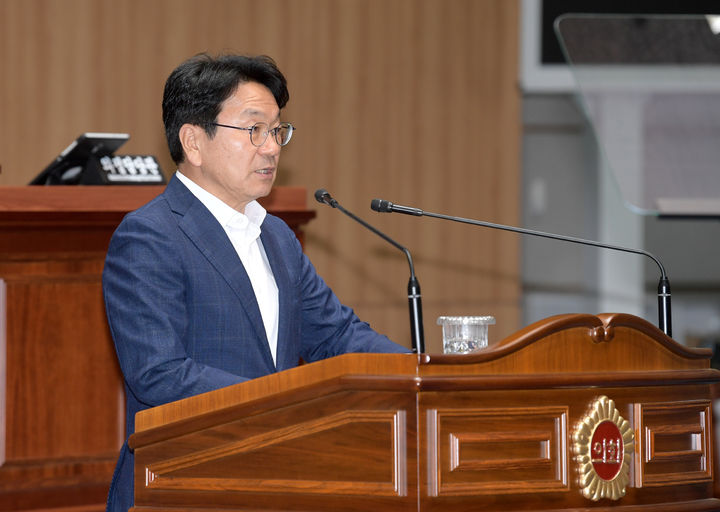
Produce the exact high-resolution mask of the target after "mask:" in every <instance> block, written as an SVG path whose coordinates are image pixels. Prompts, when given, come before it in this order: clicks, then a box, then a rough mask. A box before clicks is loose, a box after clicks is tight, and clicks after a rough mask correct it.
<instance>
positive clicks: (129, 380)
mask: <svg viewBox="0 0 720 512" xmlns="http://www.w3.org/2000/svg"><path fill="white" fill-rule="evenodd" d="M260 238H261V240H262V244H263V247H264V248H265V252H266V253H267V257H268V260H269V262H270V267H271V268H272V271H273V274H274V276H275V281H276V283H277V287H278V294H279V308H280V309H279V317H280V318H279V327H278V345H277V365H275V364H274V363H273V358H272V355H271V353H270V348H269V345H268V341H267V337H266V334H265V328H264V326H263V322H262V318H261V315H260V309H259V307H258V304H257V301H256V299H255V294H254V293H253V289H252V285H251V284H250V279H249V278H248V276H247V274H246V272H245V269H244V268H243V265H242V263H241V262H240V258H239V257H238V255H237V253H236V252H235V249H234V248H233V246H232V244H231V243H230V240H229V239H228V237H227V235H226V234H225V231H224V230H223V229H222V227H221V226H220V224H219V222H218V221H217V220H216V219H215V217H213V215H212V214H211V213H210V211H209V210H208V209H207V208H206V207H205V206H204V205H203V204H202V203H201V202H200V201H199V200H198V199H197V198H196V197H195V196H194V195H193V194H192V193H191V192H190V191H189V190H188V189H187V188H186V187H185V186H184V185H183V184H182V182H180V180H178V179H177V177H173V179H172V180H171V181H170V183H169V184H168V186H167V188H166V190H165V191H164V192H163V193H162V194H161V195H160V196H158V197H157V198H156V199H154V200H153V201H151V202H150V203H148V204H147V205H145V206H143V207H142V208H140V209H139V210H137V211H135V212H132V213H130V214H128V215H127V216H126V217H125V219H124V220H123V221H122V223H121V224H120V226H119V227H118V229H117V231H116V232H115V234H114V235H113V237H112V240H111V242H110V247H109V249H108V254H107V259H106V261H105V269H104V271H103V292H104V296H105V305H106V310H107V317H108V323H109V325H110V331H111V333H112V337H113V340H114V342H115V348H116V351H117V356H118V359H119V361H120V367H121V369H122V372H123V375H124V378H125V391H126V395H127V435H128V436H129V435H130V434H132V433H133V432H134V430H135V428H134V424H135V414H136V413H137V412H138V411H141V410H143V409H147V408H149V407H154V406H156V405H160V404H164V403H167V402H172V401H174V400H179V399H181V398H186V397H189V396H193V395H197V394H199V393H204V392H206V391H212V390H214V389H218V388H221V387H224V386H228V385H231V384H236V383H238V382H242V381H245V380H248V379H252V378H255V377H260V376H262V375H267V374H269V373H272V372H276V371H281V370H285V369H287V368H291V367H294V366H296V365H297V364H298V361H299V360H300V358H301V357H302V359H303V360H305V361H308V362H311V361H316V360H319V359H324V358H327V357H331V356H335V355H339V354H343V353H346V352H407V349H406V348H404V347H401V346H399V345H396V344H395V343H393V342H391V341H390V340H389V339H387V338H386V337H384V336H382V335H379V334H378V333H376V332H375V331H373V330H372V329H371V328H370V326H369V325H368V324H366V323H364V322H361V321H360V320H359V319H358V318H357V316H356V315H355V314H354V313H353V311H352V310H351V309H350V308H348V307H346V306H344V305H342V304H341V303H340V302H339V301H338V299H337V297H336V296H335V295H334V294H333V292H332V291H331V290H330V288H329V287H328V286H327V285H326V284H325V282H324V281H323V280H322V279H321V278H320V277H319V276H318V275H317V273H316V272H315V269H314V267H313V266H312V264H311V263H310V261H309V260H308V258H307V257H306V256H305V255H304V254H303V252H302V248H301V247H300V244H299V242H298V240H297V238H296V237H295V234H294V233H293V232H292V230H290V228H289V227H288V226H287V225H286V224H285V223H284V222H283V221H282V220H281V219H278V218H277V217H274V216H272V215H269V214H268V215H267V216H266V218H265V221H264V222H263V224H262V234H261V235H260ZM133 463H134V461H133V455H132V452H130V451H129V449H128V446H127V441H126V442H125V444H124V445H123V447H122V450H121V453H120V458H119V460H118V465H117V468H116V470H115V475H114V476H113V481H112V484H111V487H110V494H109V496H108V510H112V511H119V510H122V511H123V512H125V511H127V509H128V508H129V507H130V506H132V504H133Z"/></svg>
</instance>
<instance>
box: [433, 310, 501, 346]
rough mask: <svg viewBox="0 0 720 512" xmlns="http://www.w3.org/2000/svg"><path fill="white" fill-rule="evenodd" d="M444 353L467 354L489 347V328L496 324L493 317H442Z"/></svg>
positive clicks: (440, 323) (440, 319)
mask: <svg viewBox="0 0 720 512" xmlns="http://www.w3.org/2000/svg"><path fill="white" fill-rule="evenodd" d="M437 323H438V325H441V326H442V333H443V352H444V353H445V354H467V353H469V352H473V351H475V350H479V349H481V348H485V347H487V345H488V326H489V325H492V324H494V323H495V317H492V316H441V317H438V319H437Z"/></svg>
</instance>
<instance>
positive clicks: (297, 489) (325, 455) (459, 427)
mask: <svg viewBox="0 0 720 512" xmlns="http://www.w3.org/2000/svg"><path fill="white" fill-rule="evenodd" d="M710 355H711V354H710V351H709V350H698V349H695V350H690V349H687V348H684V347H683V346H681V345H679V344H677V343H675V342H674V341H673V340H671V339H670V338H668V337H666V336H665V335H664V334H663V333H662V332H661V331H660V330H658V329H657V328H655V327H654V326H652V325H650V324H649V323H647V322H645V321H644V320H642V319H639V318H637V317H633V316H630V315H622V314H614V315H599V316H597V317H596V316H592V315H563V316H558V317H552V318H549V319H547V320H544V321H541V322H538V323H536V324H534V325H531V326H529V327H527V328H525V329H523V330H521V331H520V332H518V333H517V334H516V335H514V336H511V337H509V338H507V339H505V340H503V341H502V342H500V344H498V345H496V346H493V347H491V348H489V349H486V350H484V351H482V352H479V353H477V354H473V355H465V356H462V355H426V354H423V355H420V356H417V355H412V354H407V355H382V354H348V355H344V356H340V357H336V358H332V359H329V360H325V361H321V362H317V363H313V364H307V365H304V366H300V367H298V368H295V369H292V370H288V371H285V372H281V373H278V374H274V375H270V376H267V377H263V378H259V379H256V380H252V381H249V382H246V383H243V384H238V385H235V386H231V387H227V388H224V389H220V390H217V391H215V392H212V393H207V394H203V395H199V396H196V397H192V398H189V399H186V400H181V401H178V402H173V403H170V404H167V405H163V406H160V407H156V408H153V409H149V410H146V411H142V412H141V413H139V414H138V415H137V417H136V429H137V430H136V433H135V434H134V435H133V436H132V437H131V440H130V442H131V446H132V447H133V448H134V449H135V457H136V459H135V460H136V465H135V509H134V510H136V511H138V512H139V511H154V512H155V511H171V510H178V509H180V510H193V511H199V510H211V509H222V510H237V511H239V510H243V511H260V510H272V511H310V510H313V511H317V510H333V511H339V510H342V511H367V510H374V511H380V510H388V511H403V510H405V511H410V510H412V511H417V510H423V511H425V510H438V511H439V510H442V511H470V510H488V511H503V512H508V511H520V510H546V511H551V510H552V511H566V510H575V511H580V510H582V511H595V510H603V511H609V510H614V511H615V510H620V511H633V512H639V511H651V510H652V511H653V512H656V511H658V512H659V511H665V512H670V511H675V512H680V511H683V512H687V511H710V510H720V500H718V499H716V498H714V495H713V481H714V468H713V461H714V458H713V444H714V441H713V422H712V410H713V390H714V387H715V386H716V385H717V383H718V382H719V381H720V372H718V371H716V370H712V369H710V363H709V359H710ZM608 471H609V472H608ZM615 471H617V473H614V472H615Z"/></svg>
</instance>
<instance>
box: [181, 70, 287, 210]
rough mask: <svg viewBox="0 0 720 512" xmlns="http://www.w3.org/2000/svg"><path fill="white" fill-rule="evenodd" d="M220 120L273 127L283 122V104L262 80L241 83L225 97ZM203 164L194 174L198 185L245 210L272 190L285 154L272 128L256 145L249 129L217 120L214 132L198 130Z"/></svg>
mask: <svg viewBox="0 0 720 512" xmlns="http://www.w3.org/2000/svg"><path fill="white" fill-rule="evenodd" d="M216 122H218V123H221V124H227V125H232V126H239V127H242V128H249V127H250V126H252V125H253V124H255V123H257V122H263V123H267V124H268V126H269V127H270V128H271V129H272V128H274V127H275V126H277V125H278V123H279V122H280V109H279V108H278V105H277V102H276V101H275V97H274V96H273V95H272V93H271V92H270V90H269V89H268V88H267V87H265V86H264V85H261V84H259V83H257V82H247V83H243V84H240V85H239V86H238V88H237V89H236V90H235V92H234V93H233V94H232V95H231V96H230V97H229V98H228V99H227V100H225V102H224V103H223V106H222V110H221V111H220V113H219V114H218V117H217V120H216ZM198 156H199V159H200V160H199V162H200V165H199V169H197V170H196V171H197V172H194V173H193V175H192V176H189V177H190V178H191V179H193V180H194V181H195V182H196V183H198V185H200V186H201V187H203V188H204V189H205V190H207V191H208V192H210V193H211V194H213V195H215V196H216V197H218V198H220V199H221V200H222V201H223V202H225V203H226V204H228V205H229V206H232V207H233V208H235V209H236V210H238V211H241V212H243V211H244V210H245V205H247V204H248V203H249V202H250V201H253V200H255V199H258V198H260V197H264V196H266V195H268V194H269V193H270V190H271V189H272V185H273V182H274V181H275V176H276V175H277V165H278V160H279V158H280V146H279V145H278V144H277V142H276V141H275V138H274V137H273V136H272V134H270V135H269V136H268V138H267V140H266V141H265V143H264V144H263V145H262V146H260V147H256V146H253V145H252V143H251V142H250V133H249V132H248V131H245V130H235V129H232V128H226V127H222V126H217V127H216V131H215V135H214V137H213V138H209V137H208V136H207V135H206V134H205V132H204V131H202V130H199V131H198Z"/></svg>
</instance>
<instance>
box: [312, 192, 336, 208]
mask: <svg viewBox="0 0 720 512" xmlns="http://www.w3.org/2000/svg"><path fill="white" fill-rule="evenodd" d="M315 200H316V201H317V202H318V203H323V204H326V205H329V206H332V207H333V208H337V207H338V202H337V201H335V199H333V197H332V196H331V195H330V192H328V191H327V190H325V189H324V188H319V189H317V190H316V191H315Z"/></svg>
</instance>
